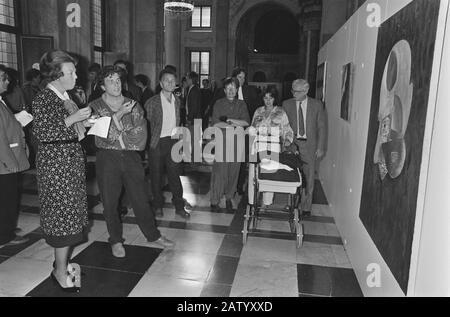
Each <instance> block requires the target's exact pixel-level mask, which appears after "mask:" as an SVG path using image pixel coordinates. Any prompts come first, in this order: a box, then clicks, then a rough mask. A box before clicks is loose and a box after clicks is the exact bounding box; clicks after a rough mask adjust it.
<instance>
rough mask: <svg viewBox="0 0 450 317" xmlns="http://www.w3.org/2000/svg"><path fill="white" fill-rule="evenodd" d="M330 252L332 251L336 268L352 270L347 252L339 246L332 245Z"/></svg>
mask: <svg viewBox="0 0 450 317" xmlns="http://www.w3.org/2000/svg"><path fill="white" fill-rule="evenodd" d="M331 250H332V251H333V255H334V258H335V264H336V267H340V268H345V269H352V268H353V266H352V264H351V262H350V259H349V258H348V255H347V252H346V251H345V248H344V247H343V246H341V245H332V246H331Z"/></svg>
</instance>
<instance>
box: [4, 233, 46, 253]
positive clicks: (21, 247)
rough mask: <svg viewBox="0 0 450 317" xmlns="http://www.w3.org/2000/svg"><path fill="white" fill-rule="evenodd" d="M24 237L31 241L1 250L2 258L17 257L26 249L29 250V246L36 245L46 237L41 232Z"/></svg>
mask: <svg viewBox="0 0 450 317" xmlns="http://www.w3.org/2000/svg"><path fill="white" fill-rule="evenodd" d="M24 237H26V238H28V239H29V241H28V242H27V243H23V244H19V245H15V246H9V247H3V248H0V256H7V257H11V256H15V255H17V254H19V253H20V252H22V251H23V250H25V249H26V248H28V247H29V246H31V245H33V244H34V243H36V242H37V241H39V240H41V239H43V238H44V236H43V235H42V234H41V233H40V231H33V232H32V233H29V234H27V235H25V236H24Z"/></svg>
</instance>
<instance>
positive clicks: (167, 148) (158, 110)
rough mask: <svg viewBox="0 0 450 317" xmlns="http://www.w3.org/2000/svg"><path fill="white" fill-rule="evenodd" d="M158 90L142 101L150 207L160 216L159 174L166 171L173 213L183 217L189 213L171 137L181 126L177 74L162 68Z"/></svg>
mask: <svg viewBox="0 0 450 317" xmlns="http://www.w3.org/2000/svg"><path fill="white" fill-rule="evenodd" d="M159 80H160V85H161V88H162V90H161V93H159V94H157V95H155V96H154V97H152V98H150V99H149V100H148V101H147V103H146V104H145V109H146V111H147V120H148V121H149V123H150V135H151V139H150V149H149V164H150V175H151V183H152V186H151V187H152V192H153V207H154V208H155V213H156V215H158V216H162V215H163V211H162V208H163V206H164V197H163V194H162V174H163V172H164V169H165V170H166V172H167V177H168V181H169V186H170V190H171V191H172V195H173V199H172V202H173V204H174V206H175V212H176V213H177V214H178V215H180V216H181V217H183V218H189V216H190V214H189V213H188V212H187V211H186V210H185V201H184V199H183V186H182V185H181V180H180V167H181V166H180V164H179V163H176V162H174V161H173V159H172V155H171V154H172V147H173V146H174V145H175V144H176V143H177V140H173V139H172V135H173V132H174V130H175V129H176V128H177V127H179V126H180V100H179V99H178V98H177V97H176V96H175V95H174V93H173V92H174V91H175V88H176V74H175V73H174V72H173V71H171V70H169V69H164V70H163V71H162V72H161V74H160V76H159Z"/></svg>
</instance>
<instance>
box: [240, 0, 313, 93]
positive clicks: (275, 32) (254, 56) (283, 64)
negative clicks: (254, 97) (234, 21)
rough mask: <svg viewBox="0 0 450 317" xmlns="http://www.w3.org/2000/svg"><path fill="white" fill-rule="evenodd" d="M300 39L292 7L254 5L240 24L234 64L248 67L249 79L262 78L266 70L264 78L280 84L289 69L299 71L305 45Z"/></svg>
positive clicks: (244, 15)
mask: <svg viewBox="0 0 450 317" xmlns="http://www.w3.org/2000/svg"><path fill="white" fill-rule="evenodd" d="M299 39H300V26H299V22H298V20H297V18H296V16H295V15H294V13H293V12H292V11H291V9H289V8H287V7H284V6H283V5H281V4H278V3H274V2H266V3H263V4H257V5H254V6H253V7H251V8H250V9H248V10H247V11H246V13H245V14H243V15H242V17H241V19H240V20H239V23H238V25H237V30H236V49H235V65H236V66H240V67H243V68H245V69H247V71H248V78H249V80H252V79H255V80H254V81H255V82H262V79H263V78H262V73H264V75H265V80H264V82H269V83H278V84H279V85H280V86H281V84H282V83H283V79H284V75H285V74H286V73H287V72H289V71H294V72H298V73H300V70H301V58H300V50H301V49H304V48H301V47H299V46H300V45H299V43H300V41H299ZM283 90H284V89H283ZM283 92H284V91H280V93H281V94H283Z"/></svg>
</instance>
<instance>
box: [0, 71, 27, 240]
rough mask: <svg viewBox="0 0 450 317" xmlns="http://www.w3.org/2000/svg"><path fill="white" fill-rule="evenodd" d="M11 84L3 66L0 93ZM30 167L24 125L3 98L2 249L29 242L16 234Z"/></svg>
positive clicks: (0, 142) (0, 109)
mask: <svg viewBox="0 0 450 317" xmlns="http://www.w3.org/2000/svg"><path fill="white" fill-rule="evenodd" d="M8 84H9V78H8V75H7V73H6V68H5V66H3V65H0V94H2V93H4V92H5V91H6V89H7V87H8ZM29 167H30V165H29V164H28V158H27V155H26V144H25V134H24V132H23V130H22V126H21V124H20V123H19V122H18V121H17V120H16V119H15V117H14V115H13V114H12V112H11V110H10V109H9V108H8V107H7V106H6V104H5V102H4V101H3V99H2V97H1V96H0V247H2V246H5V245H18V244H22V243H26V242H27V241H28V239H26V238H23V237H18V236H16V234H15V232H14V231H15V229H16V225H17V218H18V216H19V210H18V207H19V190H18V188H19V173H20V172H23V171H25V170H27V169H28V168H29Z"/></svg>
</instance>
